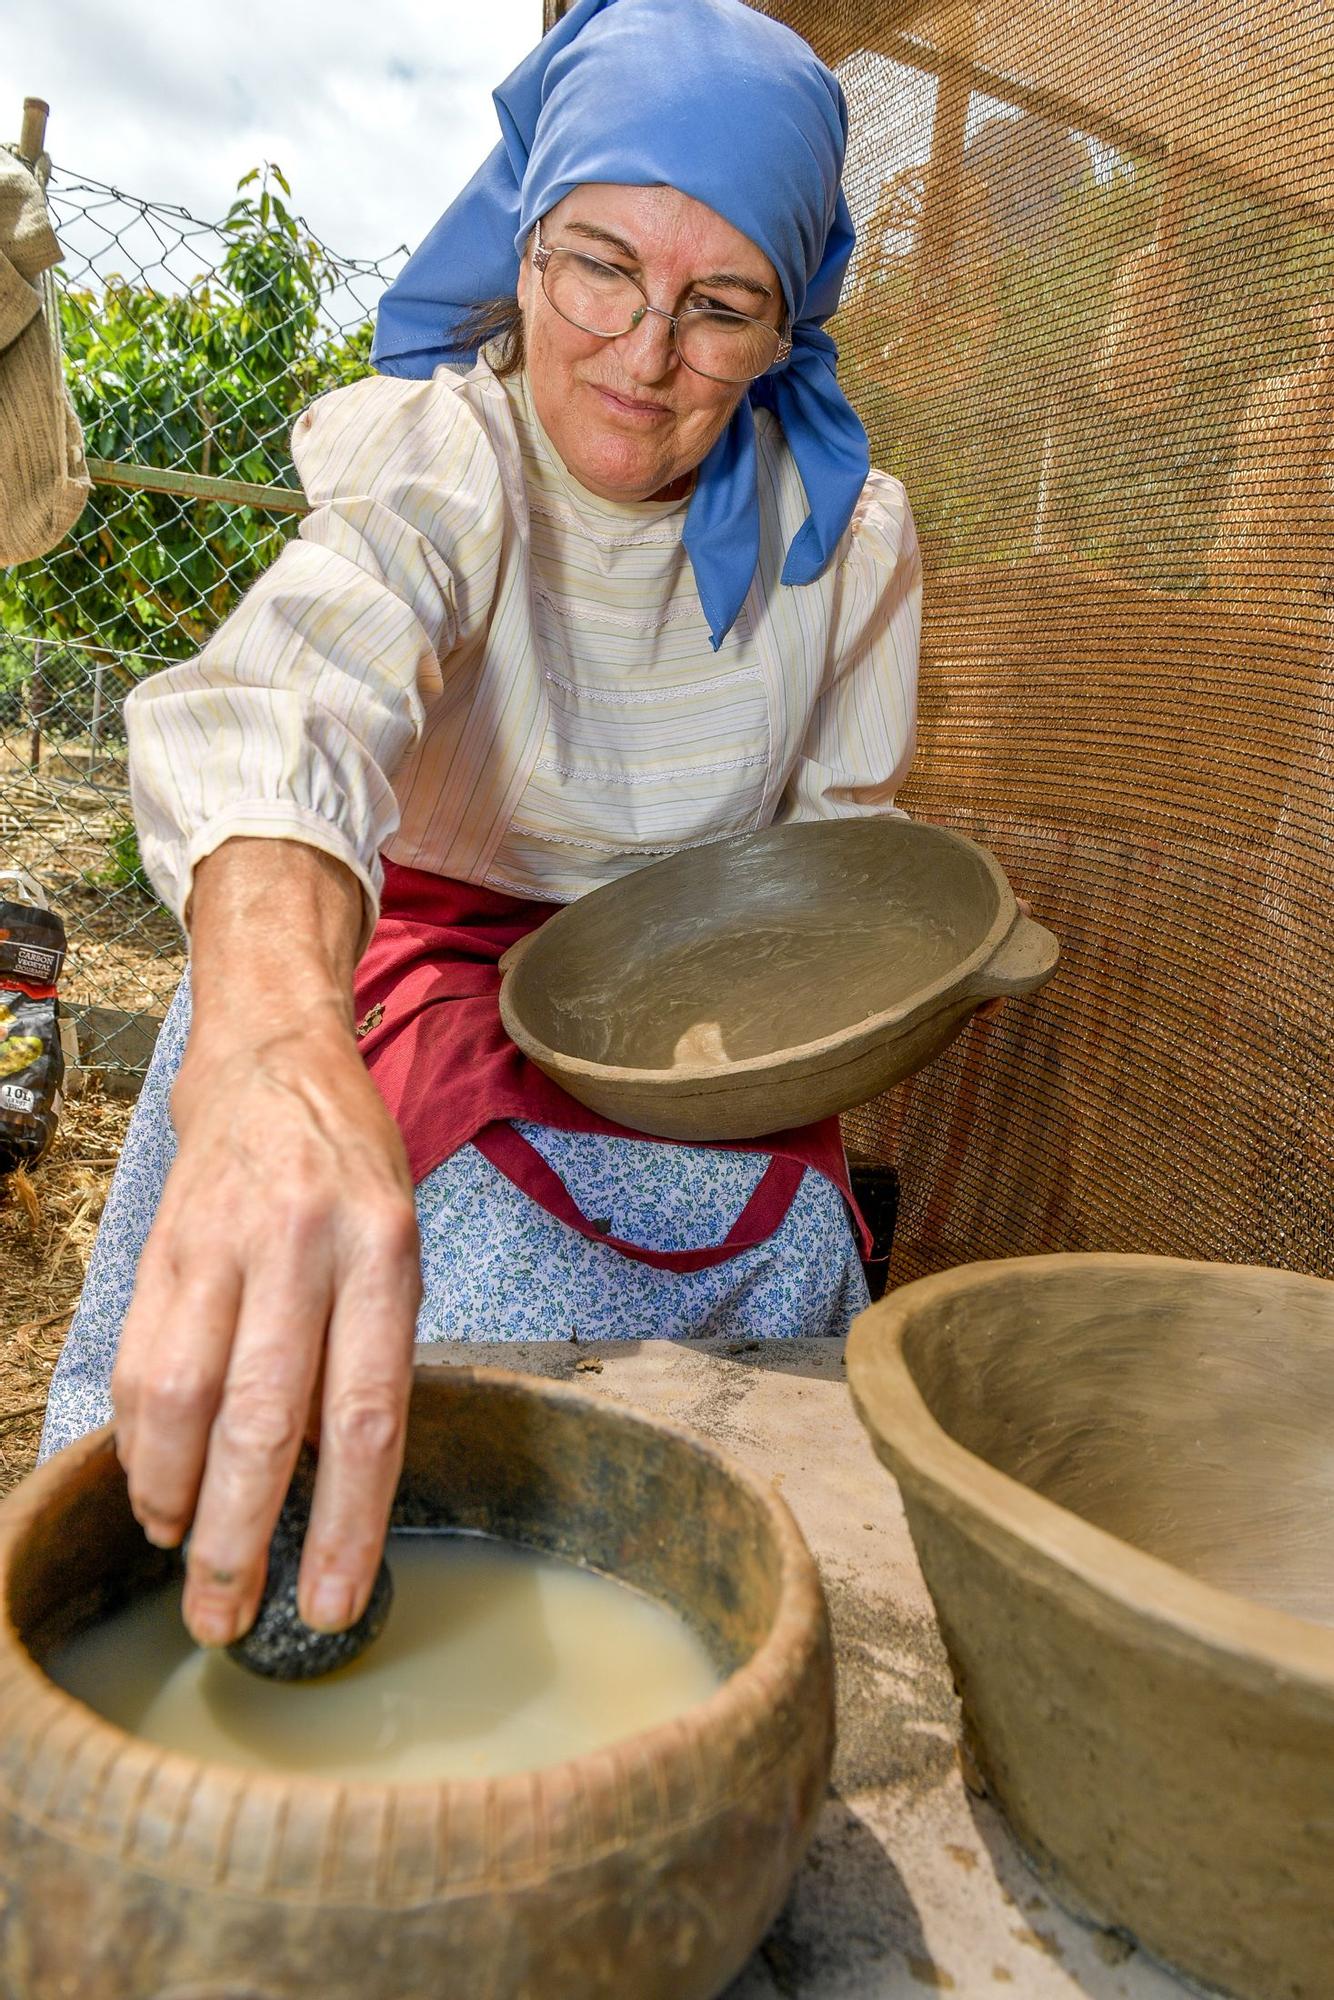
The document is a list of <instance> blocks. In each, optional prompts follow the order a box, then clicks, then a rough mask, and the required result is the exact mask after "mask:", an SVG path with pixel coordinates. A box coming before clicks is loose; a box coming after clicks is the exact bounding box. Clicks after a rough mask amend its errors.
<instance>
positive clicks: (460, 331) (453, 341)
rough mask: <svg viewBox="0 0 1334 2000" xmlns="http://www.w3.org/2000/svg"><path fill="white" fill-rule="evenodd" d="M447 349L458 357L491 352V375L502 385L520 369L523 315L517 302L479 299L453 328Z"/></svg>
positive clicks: (522, 354) (521, 365)
mask: <svg viewBox="0 0 1334 2000" xmlns="http://www.w3.org/2000/svg"><path fill="white" fill-rule="evenodd" d="M450 347H451V348H452V349H453V350H454V351H455V352H456V353H458V354H475V353H477V352H478V351H479V350H480V349H481V348H483V347H488V348H490V350H491V354H490V361H491V367H492V371H493V372H494V373H495V374H496V375H498V376H499V377H500V378H501V380H502V381H503V380H504V379H505V377H506V376H507V375H517V374H518V372H519V370H520V369H521V368H522V367H523V359H524V349H523V313H522V311H521V310H520V307H519V301H518V300H517V299H483V300H482V302H481V304H480V305H475V306H473V307H472V308H471V310H470V311H469V313H468V315H467V317H466V318H465V319H463V320H461V321H460V322H459V324H458V325H457V326H456V327H455V328H454V330H453V333H452V335H451V338H450Z"/></svg>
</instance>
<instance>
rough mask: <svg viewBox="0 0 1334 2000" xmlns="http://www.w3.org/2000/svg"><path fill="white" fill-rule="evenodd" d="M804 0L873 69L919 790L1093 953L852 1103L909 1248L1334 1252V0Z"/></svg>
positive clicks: (853, 351)
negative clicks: (918, 691) (1330, 0)
mask: <svg viewBox="0 0 1334 2000" xmlns="http://www.w3.org/2000/svg"><path fill="white" fill-rule="evenodd" d="M763 4H764V7H765V11H768V12H771V13H774V14H777V15H779V16H780V17H781V18H783V19H785V20H787V21H789V22H790V23H791V24H792V25H793V26H794V27H796V28H798V29H799V30H800V31H801V32H802V33H803V34H805V35H806V37H807V39H808V40H810V41H811V42H812V43H813V45H814V46H815V47H816V49H817V50H818V51H819V53H820V54H821V55H822V56H824V58H825V60H826V61H828V62H830V63H832V64H833V65H834V66H835V67H836V69H837V71H838V74H839V76H840V79H841V81H842V83H843V87H844V89H845V91H846V93H847V97H848V101H849V105H850V108H851V115H852V141H851V149H850V156H849V170H848V179H847V187H848V195H849V199H850V201H851V204H852V207H853V211H854V215H855V217H856V220H857V222H858V225H859V232H860V245H859V251H858V256H857V261H856V263H855V265H854V269H853V272H852V276H851V280H850V283H849V286H848V290H847V292H846V294H845V300H844V306H843V310H842V311H841V313H840V315H839V320H838V323H837V327H836V331H837V332H838V334H839V337H840V342H841V346H842V354H843V373H844V381H845V384H846V386H847V388H848V390H849V393H850V394H851V395H852V397H853V399H854V401H855V402H856V403H857V406H858V408H859V409H860V411H861V413H862V415H863V417H864V419H865V421H866V424H867V427H868V429H869V431H870V433H871V440H872V448H873V454H874V457H875V460H876V462H877V463H878V464H880V465H883V466H886V467H888V468H889V469H891V470H892V471H894V472H895V473H897V474H898V475H899V476H900V477H902V479H903V480H904V483H905V485H906V486H907V489H908V493H909V496H910V498H911V500H912V503H913V507H914V511H915V513H916V516H917V520H918V524H919V528H920V531H921V535H922V541H923V546H924V550H925V557H926V572H927V586H926V612H925V631H924V658H923V678H922V720H921V735H920V747H919V752H918V760H917V765H916V769H915V773H914V776H913V779H912V783H911V787H910V789H909V791H908V792H907V793H906V794H905V796H904V800H903V803H904V804H905V805H906V806H908V808H909V809H910V810H911V811H912V812H914V813H915V814H916V815H918V816H920V817H922V818H926V819H931V820H936V821H939V822H941V823H942V824H945V825H948V826H954V827H957V828H959V829H961V830H962V831H964V832H966V833H969V834H972V835H974V836H975V837H976V838H978V839H980V840H983V841H985V842H986V843H987V845H988V846H990V847H991V848H992V849H993V850H994V851H995V853H996V854H997V855H998V856H999V858H1000V860H1001V862H1002V863H1003V865H1004V866H1005V868H1006V869H1007V871H1008V873H1009V875H1010V877H1011V879H1012V881H1013V882H1014V883H1015V884H1016V886H1017V887H1018V888H1019V889H1020V890H1021V892H1022V893H1023V894H1025V895H1027V896H1028V897H1029V898H1030V899H1031V900H1032V903H1033V906H1034V910H1035V914H1037V915H1038V916H1039V917H1040V918H1041V919H1042V920H1043V921H1044V922H1046V923H1048V924H1049V925H1050V926H1051V927H1052V929H1053V930H1055V931H1056V932H1057V933H1058V934H1059V936H1060V939H1061V943H1062V948H1063V954H1064V956H1063V960H1062V965H1061V968H1060V971H1059V973H1058V975H1057V977H1056V978H1055V980H1054V981H1053V982H1052V984H1051V985H1050V986H1048V987H1047V988H1046V989H1045V991H1044V992H1043V993H1042V994H1041V995H1039V996H1037V997H1036V998H1035V999H1032V1000H1029V1001H1025V1002H1021V1003H1012V1004H1011V1005H1009V1006H1007V1007H1006V1008H1005V1009H1004V1010H1003V1012H1002V1015H1001V1018H1000V1019H999V1021H998V1022H997V1023H996V1025H994V1026H992V1027H989V1028H981V1029H976V1028H975V1029H973V1030H972V1031H970V1032H969V1033H968V1034H967V1035H966V1036H965V1037H964V1038H963V1039H962V1041H961V1042H959V1043H958V1044H956V1045H955V1048H954V1049H953V1050H952V1051H951V1052H950V1053H949V1054H948V1055H947V1056H946V1057H944V1058H943V1059H942V1060H941V1061H940V1062H938V1063H937V1064H935V1065H934V1066H933V1067H932V1068H931V1069H930V1070H929V1071H928V1072H926V1073H925V1074H924V1075H923V1076H921V1077H920V1078H918V1079H917V1080H916V1081H915V1082H914V1083H912V1084H911V1085H909V1086H907V1087H905V1088H904V1089H902V1090H900V1091H898V1092H895V1093H893V1094H891V1095H890V1096H889V1097H887V1098H884V1099H881V1100H879V1101H878V1102H877V1103H875V1104H873V1105H870V1106H868V1107H866V1108H865V1109H864V1110H862V1111H861V1112H858V1113H855V1114H853V1116H852V1117H851V1118H849V1119H848V1120H847V1121H846V1124H847V1132H848V1138H849V1143H850V1145H851V1147H852V1149H853V1151H854V1153H855V1154H860V1155H861V1156H863V1157H872V1158H874V1157H879V1158H891V1159H894V1160H896V1161H897V1163H898V1165H899V1169H900V1174H901V1177H902V1182H903V1199H902V1208H901V1213H900V1221H899V1232H898V1242H897V1246H896V1252H895V1273H894V1275H895V1276H896V1278H898V1279H905V1278H908V1277H910V1276H915V1275H918V1274H919V1273H921V1272H923V1271H926V1270H932V1269H936V1268H939V1267H940V1266H942V1265H947V1264H954V1263H958V1262H962V1261H964V1260H966V1259H969V1258H974V1257H994V1256H1003V1255H1010V1254H1015V1253H1024V1252H1032V1251H1042V1250H1057V1249H1086V1248H1091V1249H1120V1250H1146V1251H1160V1252H1168V1253H1172V1254H1178V1255H1187V1256H1201V1257H1216V1258H1222V1259H1228V1260H1235V1261H1257V1262H1265V1263H1273V1264H1283V1265H1289V1266H1292V1267H1294V1268H1296V1269H1302V1270H1309V1271H1317V1272H1322V1273H1324V1274H1326V1275H1334V1228H1332V1227H1331V1222H1332V1220H1334V1217H1332V1215H1331V1190H1332V1187H1334V1178H1332V1174H1331V1169H1332V1168H1334V1096H1332V1095H1331V1083H1332V1081H1334V1079H1332V1077H1331V1013H1332V1012H1334V948H1332V945H1331V924H1332V922H1334V909H1332V907H1331V906H1332V904H1334V823H1332V821H1331V785H1330V779H1331V767H1332V766H1334V631H1332V628H1331V617H1332V614H1334V438H1332V434H1334V10H1331V9H1330V8H1329V7H1328V5H1326V4H1317V5H1304V4H1294V0H1157V4H1141V0H1132V4H1122V5H1119V6H1118V5H1109V4H1107V0H1098V4H1094V0H1060V4H1056V0H1005V4H1004V5H1001V4H998V0H997V4H984V5H979V6H972V5H947V6H937V7H929V6H928V7H923V6H921V5H918V4H914V0H881V4H865V0H862V4H859V0H819V4H818V5H817V4H814V0H809V4H807V0H763Z"/></svg>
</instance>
